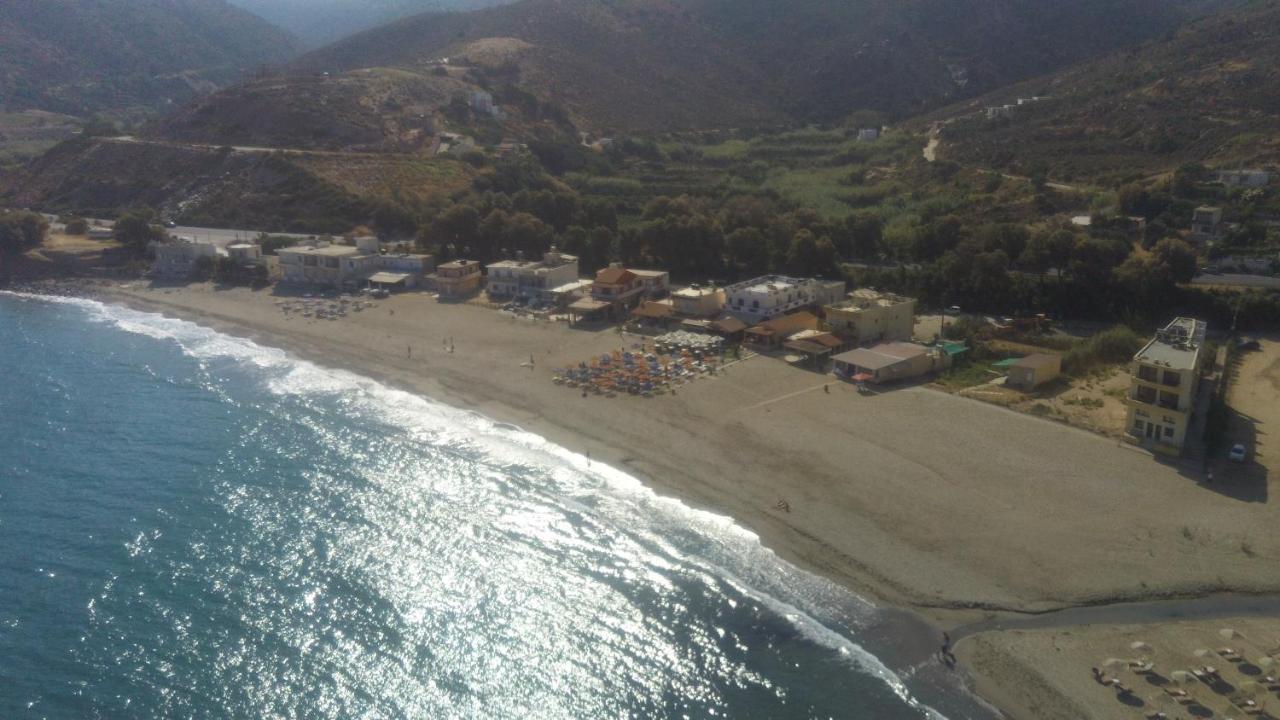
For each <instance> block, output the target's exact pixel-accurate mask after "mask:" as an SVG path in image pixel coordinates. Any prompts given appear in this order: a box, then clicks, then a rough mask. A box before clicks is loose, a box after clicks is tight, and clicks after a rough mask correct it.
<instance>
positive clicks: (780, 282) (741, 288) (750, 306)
mask: <svg viewBox="0 0 1280 720" xmlns="http://www.w3.org/2000/svg"><path fill="white" fill-rule="evenodd" d="M724 295H725V310H726V311H727V312H729V313H731V314H733V315H735V316H737V317H738V318H739V319H741V320H743V321H744V322H746V323H748V324H758V323H761V322H764V321H766V320H772V319H773V318H776V317H778V316H779V315H785V314H786V313H789V312H792V311H794V310H799V309H802V308H807V307H814V308H817V307H821V306H823V305H828V304H830V303H833V302H836V301H837V300H839V299H840V298H841V297H842V296H843V295H844V281H843V280H835V281H828V280H817V279H814V278H791V277H785V276H782V275H765V276H764V277H758V278H755V279H754V280H747V281H745V282H740V283H736V284H734V285H730V286H728V287H726V288H725V289H724Z"/></svg>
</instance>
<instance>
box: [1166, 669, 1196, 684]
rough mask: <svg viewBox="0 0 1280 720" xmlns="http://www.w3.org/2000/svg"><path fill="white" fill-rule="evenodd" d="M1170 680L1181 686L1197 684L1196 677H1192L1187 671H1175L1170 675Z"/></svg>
mask: <svg viewBox="0 0 1280 720" xmlns="http://www.w3.org/2000/svg"><path fill="white" fill-rule="evenodd" d="M1169 679H1170V680H1172V681H1174V682H1175V683H1178V684H1179V685H1186V684H1188V683H1193V682H1195V681H1196V676H1195V675H1192V674H1191V673H1189V672H1187V671H1186V670H1174V671H1173V672H1171V673H1169Z"/></svg>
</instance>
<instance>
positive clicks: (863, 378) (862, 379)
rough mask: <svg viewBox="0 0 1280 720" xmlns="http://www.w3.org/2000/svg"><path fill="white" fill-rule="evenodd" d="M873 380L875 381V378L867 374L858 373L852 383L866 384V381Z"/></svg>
mask: <svg viewBox="0 0 1280 720" xmlns="http://www.w3.org/2000/svg"><path fill="white" fill-rule="evenodd" d="M874 379H875V376H874V375H871V374H869V373H858V374H857V375H854V376H853V380H854V382H866V381H868V380H874Z"/></svg>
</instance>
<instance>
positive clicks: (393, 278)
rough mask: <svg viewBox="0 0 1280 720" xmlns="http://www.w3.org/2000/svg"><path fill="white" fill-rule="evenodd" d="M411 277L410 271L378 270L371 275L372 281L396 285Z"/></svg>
mask: <svg viewBox="0 0 1280 720" xmlns="http://www.w3.org/2000/svg"><path fill="white" fill-rule="evenodd" d="M408 279H409V273H393V272H376V273H374V274H372V275H370V276H369V278H368V280H369V282H371V283H377V284H379V285H396V284H398V283H402V282H404V281H406V280H408Z"/></svg>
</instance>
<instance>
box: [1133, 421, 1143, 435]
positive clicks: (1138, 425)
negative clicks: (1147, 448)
mask: <svg viewBox="0 0 1280 720" xmlns="http://www.w3.org/2000/svg"><path fill="white" fill-rule="evenodd" d="M1145 427H1146V423H1145V422H1144V421H1143V420H1142V418H1134V419H1133V429H1134V430H1137V431H1138V432H1142V429H1143V428H1145Z"/></svg>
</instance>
